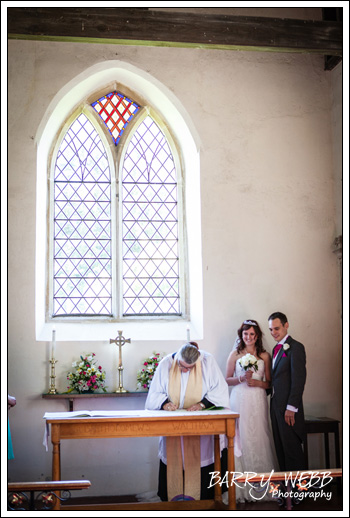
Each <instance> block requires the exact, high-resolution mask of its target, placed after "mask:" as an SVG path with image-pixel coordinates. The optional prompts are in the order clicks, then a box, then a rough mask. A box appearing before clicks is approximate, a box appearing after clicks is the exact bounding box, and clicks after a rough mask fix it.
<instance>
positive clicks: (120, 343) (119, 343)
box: [109, 331, 131, 393]
mask: <svg viewBox="0 0 350 518" xmlns="http://www.w3.org/2000/svg"><path fill="white" fill-rule="evenodd" d="M122 334H123V332H122V331H118V335H119V336H117V338H110V340H109V343H110V344H112V343H114V344H116V345H117V346H118V347H119V366H118V373H119V386H118V388H117V390H116V392H118V393H121V392H128V391H127V390H126V389H125V388H124V387H123V370H124V367H123V363H122V347H123V345H124V344H125V343H126V342H128V343H130V342H131V340H130V338H124V336H122Z"/></svg>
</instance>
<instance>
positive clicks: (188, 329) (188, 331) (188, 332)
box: [187, 327, 190, 342]
mask: <svg viewBox="0 0 350 518" xmlns="http://www.w3.org/2000/svg"><path fill="white" fill-rule="evenodd" d="M189 341H190V328H189V327H188V328H187V342H189Z"/></svg>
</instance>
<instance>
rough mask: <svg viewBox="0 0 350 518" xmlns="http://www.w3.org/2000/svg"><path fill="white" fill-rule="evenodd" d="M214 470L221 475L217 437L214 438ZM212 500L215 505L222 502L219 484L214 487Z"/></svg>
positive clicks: (218, 440)
mask: <svg viewBox="0 0 350 518" xmlns="http://www.w3.org/2000/svg"><path fill="white" fill-rule="evenodd" d="M214 470H215V471H218V472H219V473H220V474H221V460H220V438H219V435H215V436H214ZM214 500H215V504H217V503H219V502H222V492H221V487H220V485H219V484H215V486H214Z"/></svg>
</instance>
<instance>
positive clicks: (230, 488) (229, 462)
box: [227, 436, 236, 510]
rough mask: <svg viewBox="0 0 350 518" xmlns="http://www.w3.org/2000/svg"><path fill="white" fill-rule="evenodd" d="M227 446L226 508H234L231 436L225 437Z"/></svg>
mask: <svg viewBox="0 0 350 518" xmlns="http://www.w3.org/2000/svg"><path fill="white" fill-rule="evenodd" d="M227 441H228V446H227V468H228V472H229V474H230V476H229V486H228V508H229V509H230V510H235V509H236V486H235V484H234V482H233V478H234V472H235V457H234V449H233V437H230V436H228V437H227Z"/></svg>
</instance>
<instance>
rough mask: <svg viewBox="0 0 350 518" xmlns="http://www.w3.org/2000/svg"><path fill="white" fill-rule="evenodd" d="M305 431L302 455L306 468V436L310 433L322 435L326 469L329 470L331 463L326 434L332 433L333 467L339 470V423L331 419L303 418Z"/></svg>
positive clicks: (307, 461) (307, 463)
mask: <svg viewBox="0 0 350 518" xmlns="http://www.w3.org/2000/svg"><path fill="white" fill-rule="evenodd" d="M305 431H306V437H305V442H304V455H305V462H306V467H308V465H309V455H308V443H307V435H308V434H310V433H322V434H323V436H324V448H325V462H326V468H330V466H331V463H330V457H329V440H328V434H329V433H333V434H334V446H335V467H336V468H340V443H339V421H338V420H337V419H331V418H329V417H313V416H305ZM319 465H320V464H319Z"/></svg>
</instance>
